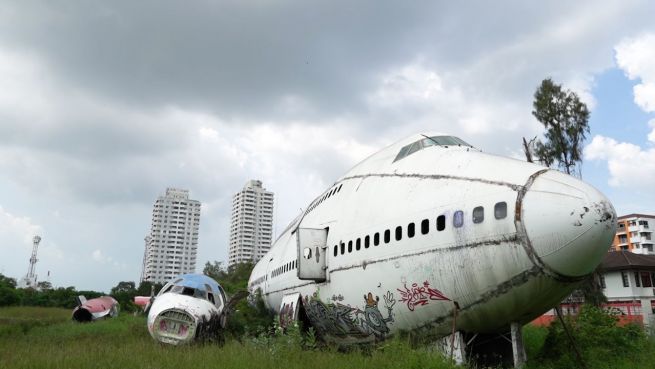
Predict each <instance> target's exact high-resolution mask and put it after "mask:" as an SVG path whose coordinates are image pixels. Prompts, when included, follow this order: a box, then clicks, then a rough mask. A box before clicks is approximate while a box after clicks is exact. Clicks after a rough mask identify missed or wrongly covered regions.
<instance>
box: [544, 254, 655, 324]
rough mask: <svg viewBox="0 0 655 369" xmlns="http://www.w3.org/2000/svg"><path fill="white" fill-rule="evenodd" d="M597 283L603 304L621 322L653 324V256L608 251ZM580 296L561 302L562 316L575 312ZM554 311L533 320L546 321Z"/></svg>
mask: <svg viewBox="0 0 655 369" xmlns="http://www.w3.org/2000/svg"><path fill="white" fill-rule="evenodd" d="M599 274H600V281H599V282H600V285H601V287H602V289H603V293H604V294H605V297H607V303H606V304H605V305H604V306H603V307H604V308H605V309H606V310H608V311H610V312H612V313H613V314H615V315H616V316H617V317H618V318H619V322H620V323H623V324H625V323H628V322H633V323H637V324H641V325H644V326H647V327H654V326H655V325H654V323H655V321H654V320H653V316H654V315H653V314H654V313H655V290H654V288H655V255H643V254H636V253H633V252H630V251H617V252H609V253H607V254H606V255H605V259H604V260H603V262H602V263H601V265H600V268H599ZM582 302H583V301H582V299H581V298H580V299H576V298H575V297H569V298H568V299H567V300H565V301H564V302H562V303H561V304H560V308H561V310H562V313H563V314H564V315H575V314H577V313H578V311H579V309H580V305H581V304H582ZM554 319H555V312H554V311H553V310H550V311H548V312H547V313H546V314H544V315H542V316H541V317H539V318H537V319H536V320H535V321H534V323H535V324H538V325H541V324H549V323H550V322H551V321H552V320H554Z"/></svg>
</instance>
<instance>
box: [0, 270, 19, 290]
mask: <svg viewBox="0 0 655 369" xmlns="http://www.w3.org/2000/svg"><path fill="white" fill-rule="evenodd" d="M0 286H5V287H9V288H16V280H15V279H14V278H9V277H5V276H4V275H3V274H2V273H0Z"/></svg>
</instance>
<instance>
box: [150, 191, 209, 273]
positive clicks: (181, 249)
mask: <svg viewBox="0 0 655 369" xmlns="http://www.w3.org/2000/svg"><path fill="white" fill-rule="evenodd" d="M199 226H200V201H198V200H191V199H189V191H188V190H181V189H177V188H167V189H166V195H164V196H159V197H158V198H157V201H155V205H154V207H153V209H152V226H151V228H150V234H148V235H147V236H146V238H145V242H146V247H145V253H144V255H143V273H142V274H141V280H142V281H150V282H154V283H166V282H168V281H169V280H170V279H171V278H173V277H175V276H176V275H178V274H183V273H194V272H195V271H196V254H197V250H198V228H199Z"/></svg>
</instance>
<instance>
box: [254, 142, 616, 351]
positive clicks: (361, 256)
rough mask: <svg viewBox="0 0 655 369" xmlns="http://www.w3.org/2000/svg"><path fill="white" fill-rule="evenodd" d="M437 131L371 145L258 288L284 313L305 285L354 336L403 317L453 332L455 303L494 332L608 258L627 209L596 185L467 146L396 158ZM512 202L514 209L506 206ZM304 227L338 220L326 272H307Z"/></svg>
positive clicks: (338, 332) (321, 200) (317, 305)
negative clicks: (303, 270) (500, 210)
mask: <svg viewBox="0 0 655 369" xmlns="http://www.w3.org/2000/svg"><path fill="white" fill-rule="evenodd" d="M427 136H440V135H438V134H429V135H427ZM424 138H425V136H423V135H414V136H411V137H409V138H407V139H404V140H402V141H399V142H397V143H395V144H393V145H391V146H389V147H387V148H385V149H382V150H381V151H379V152H377V153H375V154H373V155H371V156H370V157H368V158H367V159H365V160H364V161H362V162H361V163H359V164H358V165H357V166H355V167H354V168H353V169H351V170H350V171H349V172H348V173H346V175H344V176H343V177H341V178H340V179H338V180H337V181H336V182H335V183H334V184H333V185H332V186H330V187H329V188H328V189H326V191H325V192H324V193H323V194H321V195H320V196H318V197H317V198H316V200H314V201H313V202H312V203H311V204H310V205H309V206H308V208H307V211H305V212H304V213H303V214H301V215H300V216H299V217H298V218H297V219H295V220H294V221H293V222H292V224H290V226H289V227H288V228H287V230H286V231H285V232H283V233H282V234H281V235H280V237H279V238H278V239H277V240H276V242H275V243H274V245H273V247H272V248H271V250H270V251H269V253H268V254H267V255H266V256H265V257H264V258H263V259H261V260H260V262H259V263H258V264H257V265H256V266H255V268H254V270H253V272H252V275H251V278H250V282H249V288H250V290H251V292H254V291H255V290H256V289H261V291H262V294H263V297H264V299H265V301H266V303H267V305H268V306H269V307H270V308H271V309H274V310H276V311H278V312H279V309H280V303H281V302H282V300H283V297H284V296H285V295H289V294H293V293H300V294H301V296H302V297H301V300H302V303H303V306H302V308H303V309H305V310H306V312H307V316H308V318H309V319H310V321H311V323H312V325H313V326H314V327H315V328H316V329H317V330H318V331H319V332H320V333H321V334H322V335H323V336H324V337H326V338H327V339H328V340H333V341H338V342H342V343H346V342H367V341H374V340H380V339H384V338H386V337H388V336H390V335H392V334H393V333H394V332H398V331H399V330H414V331H416V332H417V333H420V334H424V335H427V336H433V337H442V336H445V335H448V334H450V333H451V332H452V331H453V320H454V319H455V316H456V322H455V323H456V324H455V330H456V331H463V332H470V333H473V332H481V333H492V332H500V331H507V330H508V329H509V325H510V323H511V322H520V323H525V322H528V321H530V320H532V319H534V318H535V317H537V316H539V315H540V314H542V313H543V312H545V311H547V310H548V309H549V308H551V307H552V306H554V305H555V304H556V303H557V302H558V301H560V300H561V299H562V298H563V297H564V296H566V295H567V294H568V293H569V292H570V291H571V290H572V289H573V288H575V287H576V286H577V284H579V283H580V281H581V280H582V279H583V278H584V277H585V276H586V275H588V274H589V273H591V272H592V271H593V270H594V268H595V267H596V266H597V265H598V263H599V262H600V261H601V259H602V257H603V254H604V253H605V252H606V251H607V249H608V247H609V245H610V243H611V240H612V237H613V235H614V231H615V228H616V214H615V212H614V209H613V207H612V205H611V204H610V202H609V201H608V200H607V198H605V197H604V196H603V195H602V194H601V193H600V192H598V191H597V190H596V189H594V188H593V187H592V186H590V185H588V184H585V183H584V182H582V181H580V180H578V179H576V178H573V177H570V176H567V175H564V174H562V173H560V172H557V171H554V170H549V169H546V168H544V167H541V166H538V165H535V164H530V163H526V162H522V161H519V160H514V159H510V158H504V157H499V156H494V155H489V154H485V153H483V152H481V151H480V150H478V149H475V148H472V147H469V146H464V145H461V146H460V145H455V146H453V145H449V146H443V145H432V146H429V147H425V148H423V149H422V150H419V151H417V152H414V153H412V154H411V155H408V156H406V157H404V158H402V159H400V160H397V161H395V162H394V159H395V158H396V156H397V154H398V153H399V151H400V150H401V149H402V148H403V147H405V146H407V145H408V144H411V143H413V142H416V141H420V140H423V139H424ZM503 202H504V203H505V204H506V214H507V216H506V217H504V218H503V217H501V219H496V217H495V214H494V208H495V207H496V204H499V203H503ZM499 206H501V205H499ZM476 207H483V209H484V210H483V217H484V218H483V220H482V221H481V222H474V215H473V211H474V208H476ZM501 207H502V206H501ZM460 212H461V213H460ZM442 215H443V216H444V217H445V223H444V225H445V227H444V229H443V230H438V228H437V227H438V226H437V219H439V218H438V217H439V216H442ZM478 215H479V214H478ZM425 219H427V221H428V224H429V228H428V230H429V231H428V233H427V234H422V233H423V232H422V222H423V221H424V220H425ZM442 219H443V218H442ZM456 220H457V221H459V220H461V221H462V226H461V227H459V228H457V227H455V226H454V223H455V222H456ZM477 220H479V218H478V219H477ZM412 228H413V232H414V234H413V237H409V234H408V233H409V232H411V229H412ZM298 229H326V230H327V237H326V239H327V240H326V245H325V247H324V248H323V253H324V255H325V256H326V258H325V262H324V264H325V265H324V267H325V280H324V281H322V280H320V279H319V280H318V281H314V280H306V279H303V280H301V279H299V278H298V272H299V270H298V266H299V265H300V266H302V265H303V264H301V263H300V261H301V260H300V258H302V257H303V256H306V255H303V252H302V251H303V249H304V247H303V246H304V245H300V249H299V245H298V242H299V241H298V240H299V239H300V238H298V237H297V235H296V231H297V230H298ZM387 231H388V232H389V233H388V235H389V242H385V233H386V232H387ZM397 231H398V232H400V233H399V235H400V236H401V237H400V239H397V237H396V232H397ZM376 235H377V237H379V244H378V245H377V246H375V245H374V241H375V238H376ZM367 240H368V241H367ZM342 245H343V246H342ZM358 245H359V246H358ZM367 245H368V247H367ZM342 247H343V249H344V253H343V254H342V251H341V248H342ZM335 248H336V256H335ZM456 310H457V312H456Z"/></svg>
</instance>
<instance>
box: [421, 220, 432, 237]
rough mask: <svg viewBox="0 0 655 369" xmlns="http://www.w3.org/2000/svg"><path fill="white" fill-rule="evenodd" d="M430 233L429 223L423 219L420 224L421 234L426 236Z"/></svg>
mask: <svg viewBox="0 0 655 369" xmlns="http://www.w3.org/2000/svg"><path fill="white" fill-rule="evenodd" d="M429 231H430V221H429V220H427V219H423V221H422V222H421V234H428V232H429Z"/></svg>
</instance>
